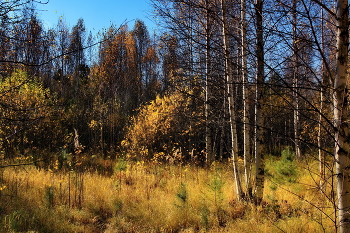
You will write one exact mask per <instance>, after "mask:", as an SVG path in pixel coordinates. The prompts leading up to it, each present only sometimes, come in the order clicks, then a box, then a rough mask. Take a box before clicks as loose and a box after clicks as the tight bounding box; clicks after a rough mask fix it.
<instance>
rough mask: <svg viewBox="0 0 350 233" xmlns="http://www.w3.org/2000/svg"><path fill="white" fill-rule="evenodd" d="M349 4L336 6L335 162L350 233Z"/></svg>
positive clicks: (344, 225)
mask: <svg viewBox="0 0 350 233" xmlns="http://www.w3.org/2000/svg"><path fill="white" fill-rule="evenodd" d="M348 14H349V8H348V1H347V0H338V1H337V5H336V26H337V50H336V76H335V80H334V100H333V101H334V123H335V125H334V126H335V130H336V133H335V143H336V144H335V162H336V173H335V175H336V180H337V196H338V214H339V217H338V218H339V228H340V232H342V233H345V232H350V125H349V121H350V112H349V100H348V98H349V96H348V95H349V80H348V74H347V65H348V43H349V29H348Z"/></svg>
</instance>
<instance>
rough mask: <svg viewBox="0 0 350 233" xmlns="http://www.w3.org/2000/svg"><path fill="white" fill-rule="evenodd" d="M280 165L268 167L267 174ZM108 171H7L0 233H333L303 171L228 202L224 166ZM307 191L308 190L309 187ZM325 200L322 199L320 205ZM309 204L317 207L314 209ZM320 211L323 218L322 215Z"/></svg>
mask: <svg viewBox="0 0 350 233" xmlns="http://www.w3.org/2000/svg"><path fill="white" fill-rule="evenodd" d="M278 163H279V160H278V161H277V160H276V161H274V160H273V159H271V160H269V161H268V165H267V166H269V167H268V169H270V172H271V173H273V175H274V176H275V177H277V175H276V172H278V169H277V170H273V167H275V165H276V164H278ZM113 166H114V168H115V169H114V173H113V174H109V175H103V173H101V172H92V171H89V172H84V171H80V172H74V171H66V172H62V171H51V170H43V169H42V170H39V169H36V168H35V167H18V168H6V169H4V170H3V175H2V180H1V181H0V182H1V183H0V187H2V188H1V189H0V201H1V202H0V203H1V204H0V218H1V219H0V220H1V221H0V229H3V232H25V231H38V232H323V231H326V232H327V231H328V232H332V231H333V229H332V226H333V225H332V224H333V223H332V222H331V221H330V219H327V218H326V217H324V216H325V215H324V214H323V215H322V214H321V212H320V209H317V208H316V207H317V205H318V206H319V205H320V204H323V205H324V204H325V203H326V206H323V207H324V209H322V210H324V211H326V212H327V211H328V212H329V214H331V212H332V209H331V208H329V207H331V203H327V202H322V201H320V198H322V197H321V196H320V193H319V192H318V191H317V190H315V189H312V188H305V186H304V185H303V184H301V183H311V182H312V180H311V178H310V176H309V173H307V172H302V171H298V174H297V175H296V176H297V177H296V178H295V179H294V180H286V181H285V180H284V181H283V182H280V183H278V182H279V181H278V180H277V181H276V180H274V179H272V178H269V180H268V181H267V183H266V188H265V202H264V203H263V204H262V206H259V207H256V206H254V205H251V204H248V203H239V202H236V201H235V196H234V193H235V192H234V190H233V189H234V188H233V187H234V183H233V173H232V168H231V167H230V163H229V162H227V163H220V164H213V165H212V166H211V167H210V168H202V167H197V166H192V165H182V166H178V165H162V164H157V163H144V162H127V161H125V160H118V161H116V162H115V164H114V165H113ZM310 187H311V186H310ZM322 200H324V199H322ZM308 202H310V203H311V202H312V203H313V204H315V205H314V206H313V205H310V203H308ZM315 206H316V207H315ZM328 212H327V213H328Z"/></svg>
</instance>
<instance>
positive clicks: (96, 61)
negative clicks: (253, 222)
mask: <svg viewBox="0 0 350 233" xmlns="http://www.w3.org/2000/svg"><path fill="white" fill-rule="evenodd" d="M36 4H40V3H36V2H35V1H31V0H8V1H0V76H1V77H0V148H1V149H0V151H1V165H0V169H3V170H5V169H6V168H10V167H12V166H15V167H17V166H18V167H21V166H23V165H33V166H35V167H36V168H37V169H46V170H50V171H51V172H57V173H59V172H69V171H71V172H76V173H75V175H76V182H77V183H76V184H78V182H81V183H83V178H82V172H83V171H94V170H98V171H99V172H100V173H101V174H102V173H103V174H105V175H106V174H108V175H109V176H111V175H112V174H111V173H113V169H112V168H111V170H108V169H109V167H110V166H112V165H111V164H116V165H115V167H114V171H115V172H118V174H119V176H118V179H119V181H120V182H121V181H122V179H124V178H125V182H126V185H131V184H132V181H128V180H127V179H128V176H127V173H125V177H123V176H122V175H121V174H122V172H125V171H130V172H131V173H132V172H135V174H137V173H138V172H137V166H138V165H135V166H136V168H134V167H132V166H131V165H130V166H131V167H130V170H128V169H129V168H128V169H127V165H125V164H127V163H130V164H140V163H141V164H143V163H145V162H146V163H151V164H153V165H152V166H154V164H158V165H159V166H163V165H164V164H167V165H169V166H174V165H175V167H180V168H181V169H182V166H194V167H197V169H199V168H200V169H202V168H207V169H210V168H211V167H212V166H214V167H215V166H217V164H218V163H220V164H224V165H225V166H229V168H227V167H225V169H230V171H231V173H230V174H231V176H230V177H231V181H230V182H232V187H231V192H232V195H234V197H233V198H234V201H235V203H236V204H237V203H249V205H254V206H264V205H265V207H266V203H267V199H268V197H269V198H271V197H270V196H269V195H267V194H266V190H267V189H269V188H270V189H273V190H275V189H276V188H277V186H275V185H276V184H279V185H286V184H287V185H286V186H288V184H291V183H295V182H296V179H294V175H295V173H294V172H295V171H296V170H297V169H301V170H303V171H304V172H305V171H307V172H308V175H309V176H310V177H312V178H310V179H309V182H308V183H307V185H309V187H313V188H314V189H315V190H316V191H315V192H317V193H318V194H317V195H320V196H321V197H322V198H325V200H327V202H328V206H329V207H330V209H331V210H332V211H331V212H329V211H328V210H325V209H326V207H325V206H322V205H319V204H320V203H317V202H316V201H314V200H306V198H304V197H302V196H300V195H299V194H295V195H296V196H298V197H299V200H303V201H305V200H306V202H307V203H309V204H310V205H311V206H312V207H315V208H316V209H317V211H319V214H320V215H321V216H323V217H321V220H322V219H328V220H329V219H330V220H331V222H332V223H331V226H330V227H331V228H332V231H340V232H350V230H349V229H350V224H349V222H350V221H349V218H350V216H349V208H350V196H349V192H350V185H349V184H350V183H349V179H350V175H349V167H350V151H349V148H350V147H349V138H350V135H349V124H348V118H349V109H348V89H349V87H348V85H349V80H348V73H347V72H348V71H347V70H348V40H349V38H348V34H349V32H348V26H349V25H348V14H349V12H348V1H345V0H338V1H326V0H285V1H271V0H176V1H173V0H153V1H152V2H151V3H150V4H152V6H153V7H154V15H153V16H154V17H155V18H156V19H157V20H158V23H159V24H160V26H161V27H160V28H159V31H157V32H156V33H154V34H153V32H150V31H149V30H148V28H147V26H146V25H145V23H144V22H143V21H142V20H135V21H134V22H132V23H129V24H123V25H111V26H110V27H109V28H106V29H104V30H103V31H101V32H99V33H98V34H96V35H93V34H92V33H91V32H90V31H89V29H88V28H86V27H85V25H84V19H79V20H78V22H76V24H75V25H74V26H72V27H70V26H69V25H67V23H66V22H65V20H64V17H61V18H60V19H58V21H57V26H55V27H53V28H46V27H45V26H44V24H43V22H42V20H43V19H40V17H38V13H37V10H36ZM276 161H278V162H276ZM274 162H276V164H274V165H271V163H274ZM296 164H298V166H299V168H297V165H296ZM305 164H307V165H305ZM310 164H311V165H310ZM124 165H125V166H124ZM304 165H305V166H304ZM274 166H276V167H275V168H273V167H274ZM194 167H192V169H194ZM281 167H282V168H281ZM287 167H288V168H287ZM170 168H173V167H169V169H170ZM279 168H281V169H282V170H278V169H279ZM101 169H102V170H103V169H104V172H102V171H101ZM157 169H158V168H157ZM274 169H277V170H274ZM165 170H166V169H165ZM157 171H158V170H157ZM199 173H200V172H199V171H198V170H197V175H198V174H199ZM1 174H2V176H4V175H3V174H4V172H2V173H1ZM69 174H70V173H69ZM157 174H158V173H157ZM164 174H165V173H164ZM215 174H216V173H215ZM225 174H226V173H225ZM108 175H107V176H108ZM279 175H281V177H279ZM144 176H146V175H144ZM180 176H181V177H182V173H181V175H180ZM213 176H214V175H213ZM130 177H131V176H130ZM286 177H289V178H288V181H286V180H285V178H286ZM214 178H215V176H214ZM214 178H213V179H214ZM216 178H217V177H216ZM216 178H215V179H216ZM0 179H1V181H2V182H4V184H5V183H6V182H5V180H6V179H5V178H4V177H2V178H0ZM70 179H71V178H69V182H70ZM155 179H157V178H155ZM160 179H161V178H160ZM216 181H217V180H216ZM128 182H130V183H128ZM159 182H160V180H159ZM181 182H182V181H181ZM198 182H199V181H198ZM268 182H272V184H270V183H269V184H270V185H272V186H273V187H275V188H271V187H272V186H269V187H268V186H267V185H266V184H267V183H268ZM120 185H121V184H120ZM157 185H158V184H157ZM181 185H183V183H181ZM7 186H8V185H7ZM3 187H5V186H3ZM60 187H61V186H60ZM69 187H70V186H69ZM118 187H119V186H118ZM181 187H182V188H181V189H180V191H178V193H177V195H178V196H179V197H180V199H181V195H182V197H184V196H183V195H185V194H183V193H182V194H181V192H185V191H184V188H185V186H181ZM220 187H221V186H220ZM76 188H77V193H80V192H83V188H82V186H79V185H77V186H76ZM4 189H5V188H4ZM2 190H3V188H1V186H0V198H1V191H2ZM69 190H70V189H69ZM215 190H216V189H215ZM70 192H71V191H69V195H70ZM290 192H292V193H295V191H290ZM179 193H180V194H181V195H180V194H179ZM46 194H47V193H46ZM46 194H45V195H46ZM47 195H49V194H47ZM215 195H216V191H215ZM5 196H6V195H5ZM78 196H79V195H78ZM215 197H216V196H215ZM184 198H185V199H186V195H185V197H184ZM185 199H182V201H183V202H182V205H183V206H185V204H186V200H185ZM215 200H216V199H215ZM273 200H275V199H273ZM282 201H283V200H282ZM72 202H73V201H72ZM70 203H71V199H70V196H69V205H71V204H70ZM76 203H78V204H77V206H79V207H80V208H81V205H82V200H80V199H79V201H77V202H76ZM215 203H216V202H215ZM272 203H274V202H273V201H272ZM282 203H284V206H286V203H287V202H286V201H285V202H282ZM221 204H222V203H221ZM221 204H220V205H221ZM231 204H232V203H231ZM236 204H235V208H238V207H237V206H236ZM275 204H276V203H275ZM50 205H53V204H52V203H51V204H50ZM194 205H195V204H194ZM239 205H240V204H239ZM281 205H282V204H281ZM215 206H216V207H218V206H217V203H216V204H215ZM51 207H52V206H51ZM186 208H188V206H187V207H186ZM220 208H221V207H220ZM268 208H271V206H268ZM327 208H328V207H327ZM219 210H220V209H216V210H215V211H216V212H215V211H214V212H215V213H216V215H217V216H218V219H219V216H221V215H220V214H219V213H221V212H220V211H221V210H220V211H219ZM208 211H209V210H208ZM186 213H187V212H186ZM201 216H202V215H201ZM187 218H189V216H186V219H187ZM321 220H320V221H321ZM219 222H220V221H219ZM187 224H189V223H187ZM219 225H220V224H219ZM320 225H321V226H322V229H323V230H324V231H325V232H326V231H329V230H330V229H328V228H325V227H324V223H323V222H322V221H321V222H320ZM207 227H208V223H207V224H206V225H205V229H207ZM325 229H326V230H325ZM160 231H161V230H160ZM166 231H169V232H172V229H171V230H169V229H168V230H166ZM282 231H283V230H282ZM122 232H123V231H122ZM125 232H127V231H125Z"/></svg>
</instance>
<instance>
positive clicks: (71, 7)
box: [37, 0, 156, 34]
mask: <svg viewBox="0 0 350 233" xmlns="http://www.w3.org/2000/svg"><path fill="white" fill-rule="evenodd" d="M37 9H38V14H39V17H40V19H41V20H42V21H43V22H44V24H45V26H46V27H48V28H49V27H55V26H56V25H57V22H58V19H59V18H60V17H62V16H63V17H64V19H65V21H66V22H67V24H68V25H69V26H70V27H73V26H74V25H75V24H76V22H77V20H78V19H79V18H83V19H84V21H85V26H86V28H87V31H92V33H93V34H95V33H97V32H98V31H100V30H102V29H106V28H108V27H109V26H110V25H111V24H112V23H113V24H114V25H116V26H119V25H120V24H122V23H123V22H124V21H125V20H127V21H131V22H129V23H128V24H129V26H130V27H131V28H132V27H133V25H134V20H136V19H141V20H143V21H144V22H145V24H146V25H147V26H148V29H149V31H150V32H151V31H153V30H154V29H156V26H155V24H154V23H153V22H152V20H151V18H152V16H151V15H152V11H153V8H152V6H151V3H150V1H149V0H49V3H48V4H45V5H40V4H39V5H38V6H37Z"/></svg>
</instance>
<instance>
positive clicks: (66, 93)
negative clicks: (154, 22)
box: [0, 1, 164, 159]
mask: <svg viewBox="0 0 350 233" xmlns="http://www.w3.org/2000/svg"><path fill="white" fill-rule="evenodd" d="M8 4H9V5H7V3H5V2H4V3H2V5H1V6H0V10H2V12H1V14H0V15H1V27H0V30H1V32H0V34H1V36H0V43H1V45H0V47H1V51H0V60H1V62H0V73H1V84H0V88H1V96H0V98H1V106H0V108H1V124H0V134H1V151H2V154H3V156H4V157H5V158H12V157H18V156H19V157H20V156H32V155H33V156H39V155H40V156H39V157H45V156H47V157H50V154H52V153H51V152H57V151H61V150H65V151H66V152H67V153H74V152H77V150H78V151H79V152H81V151H83V152H90V153H91V154H92V153H100V154H101V155H103V157H104V158H107V157H108V156H110V157H112V158H115V156H116V152H120V148H119V147H120V146H119V144H120V142H121V141H122V140H123V139H124V135H125V127H126V125H127V124H128V122H129V118H130V117H131V116H133V115H135V114H136V113H137V109H138V108H139V107H140V106H141V105H142V104H145V103H147V102H148V101H150V100H152V99H155V97H156V95H157V94H159V93H161V92H163V91H164V88H163V85H162V82H161V79H160V74H159V64H160V57H159V54H158V51H157V50H158V47H157V44H156V41H155V40H154V39H152V38H151V36H150V35H149V32H148V30H147V28H146V25H145V24H144V22H142V21H140V20H137V21H135V24H134V26H133V28H132V29H129V27H128V26H127V25H121V26H118V27H116V26H113V25H112V26H110V28H108V29H107V30H105V31H103V32H101V34H100V35H92V33H91V32H90V33H89V32H88V31H87V29H86V28H85V25H84V20H83V19H79V20H78V22H77V23H76V25H74V26H73V27H72V28H70V27H69V26H68V25H67V23H66V22H65V21H64V19H63V18H62V17H61V18H60V19H59V20H58V23H57V26H56V27H55V28H49V29H48V28H45V26H44V25H43V22H42V21H41V19H40V18H39V17H38V13H37V11H36V10H35V6H34V5H33V4H32V3H31V1H28V2H25V1H9V3H8ZM10 4H13V6H17V8H16V9H17V10H18V11H13V10H11V9H9V10H8V11H7V7H8V8H10ZM45 152H48V153H46V154H45ZM43 159H45V158H43Z"/></svg>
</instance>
